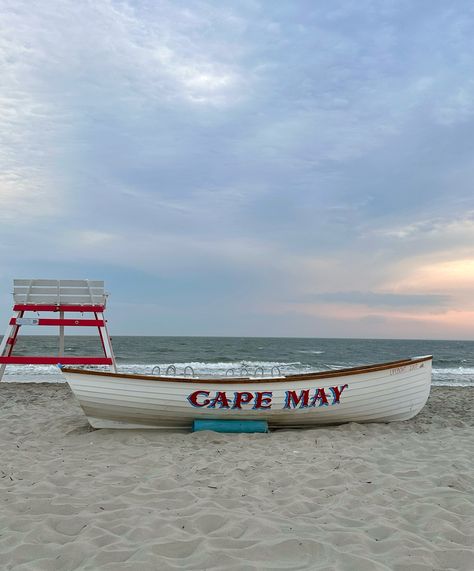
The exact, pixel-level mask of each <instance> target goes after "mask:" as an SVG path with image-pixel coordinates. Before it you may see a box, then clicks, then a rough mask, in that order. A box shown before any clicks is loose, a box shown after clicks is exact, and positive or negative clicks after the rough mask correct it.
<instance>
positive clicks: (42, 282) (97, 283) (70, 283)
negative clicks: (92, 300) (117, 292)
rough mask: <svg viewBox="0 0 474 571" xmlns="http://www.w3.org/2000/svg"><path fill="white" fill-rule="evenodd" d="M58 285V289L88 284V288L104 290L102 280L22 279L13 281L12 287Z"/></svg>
mask: <svg viewBox="0 0 474 571" xmlns="http://www.w3.org/2000/svg"><path fill="white" fill-rule="evenodd" d="M58 283H59V286H60V287H81V288H82V287H87V285H86V284H89V286H90V287H97V288H102V289H103V288H104V281H103V280H37V279H33V280H31V279H30V280H24V279H14V280H13V285H14V286H24V287H25V286H26V287H29V286H30V285H32V286H34V287H38V286H53V287H57V285H58Z"/></svg>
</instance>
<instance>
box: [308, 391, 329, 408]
mask: <svg viewBox="0 0 474 571" xmlns="http://www.w3.org/2000/svg"><path fill="white" fill-rule="evenodd" d="M318 400H319V401H321V402H320V403H319V406H324V405H325V406H327V405H328V404H329V403H328V399H327V397H326V392H325V390H324V389H318V390H317V391H316V392H315V393H314V397H313V398H312V399H311V404H310V405H309V406H316V402H317V401H318Z"/></svg>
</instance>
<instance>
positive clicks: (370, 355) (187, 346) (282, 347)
mask: <svg viewBox="0 0 474 571" xmlns="http://www.w3.org/2000/svg"><path fill="white" fill-rule="evenodd" d="M112 343H113V348H114V352H115V356H116V359H117V366H118V369H119V371H121V372H124V373H137V374H151V373H152V370H153V369H154V371H155V373H158V372H161V373H162V374H164V373H165V372H166V370H167V369H168V368H169V367H171V366H174V367H176V371H177V374H178V375H179V374H183V372H184V370H185V368H187V367H188V368H187V369H186V370H187V373H191V369H189V367H191V368H192V370H193V371H194V373H195V374H196V375H199V374H201V375H206V374H215V375H218V374H219V375H226V374H228V375H231V374H234V375H241V374H249V375H253V374H258V375H261V374H262V370H263V373H264V374H270V373H271V372H272V370H273V373H274V374H275V373H277V372H278V371H280V372H281V373H284V374H285V373H286V374H288V373H299V372H308V371H328V370H334V369H339V368H343V367H354V366H357V365H362V364H370V363H379V362H384V361H393V360H396V359H402V358H406V357H415V356H421V355H433V357H434V359H433V384H434V385H440V386H474V341H430V340H426V341H423V340H394V339H390V340H389V339H312V338H281V337H278V338H270V337H253V338H251V337H125V336H116V337H113V340H112ZM57 352H58V338H57V337H54V336H44V335H41V336H32V335H28V336H23V337H19V338H18V342H17V344H16V346H15V351H14V354H15V355H55V354H57ZM65 354H66V355H71V356H72V355H74V356H76V355H102V350H101V346H100V341H99V339H98V337H86V336H66V340H65ZM155 367H159V370H158V369H157V368H155ZM4 380H5V381H10V382H13V381H15V382H62V377H61V374H60V372H59V370H58V368H57V367H55V366H39V365H18V366H17V365H8V366H7V369H6V373H5V376H4Z"/></svg>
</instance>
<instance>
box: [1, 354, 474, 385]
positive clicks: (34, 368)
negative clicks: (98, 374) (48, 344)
mask: <svg viewBox="0 0 474 571" xmlns="http://www.w3.org/2000/svg"><path fill="white" fill-rule="evenodd" d="M357 364H358V363H349V362H344V363H338V364H333V365H329V364H321V366H320V367H318V368H315V367H314V366H311V365H308V364H305V363H302V362H300V361H293V362H284V361H251V360H241V361H237V360H234V361H219V362H215V363H214V362H207V361H187V362H174V363H149V364H141V363H119V364H118V365H117V368H118V370H119V372H122V373H126V374H127V373H128V374H138V375H140V374H142V375H151V374H152V371H153V369H155V371H154V372H155V374H158V370H157V369H156V367H157V366H159V367H160V373H161V374H165V373H166V370H167V369H168V367H176V373H177V375H182V374H184V370H185V369H186V368H187V367H191V368H192V369H193V371H194V373H195V375H196V376H206V375H216V376H226V375H227V374H229V375H230V374H231V373H233V374H234V375H235V376H237V375H241V374H245V375H261V374H262V369H263V372H264V374H265V375H270V374H271V372H272V369H275V368H278V369H279V371H280V372H281V373H282V374H292V373H308V372H311V371H315V370H326V371H327V370H338V369H342V368H346V367H354V366H357ZM90 368H91V369H95V370H104V371H107V370H109V369H108V367H90ZM187 372H188V373H189V372H190V371H189V369H188V371H187ZM274 373H275V370H274ZM4 381H5V382H37V383H44V382H52V383H58V382H59V383H61V382H64V381H63V376H62V375H61V373H60V371H59V369H58V367H56V366H55V365H9V366H8V367H7V370H6V372H5V376H4ZM433 385H435V386H474V367H463V366H459V367H447V368H442V367H434V368H433Z"/></svg>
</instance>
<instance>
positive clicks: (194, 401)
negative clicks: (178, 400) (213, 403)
mask: <svg viewBox="0 0 474 571" xmlns="http://www.w3.org/2000/svg"><path fill="white" fill-rule="evenodd" d="M199 395H203V396H206V397H208V396H209V391H194V393H192V394H190V395H189V396H188V401H189V402H190V403H191V404H192V405H193V406H199V407H201V406H207V405H208V404H209V402H210V401H209V399H204V400H203V402H202V403H198V401H197V399H198V396H199Z"/></svg>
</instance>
